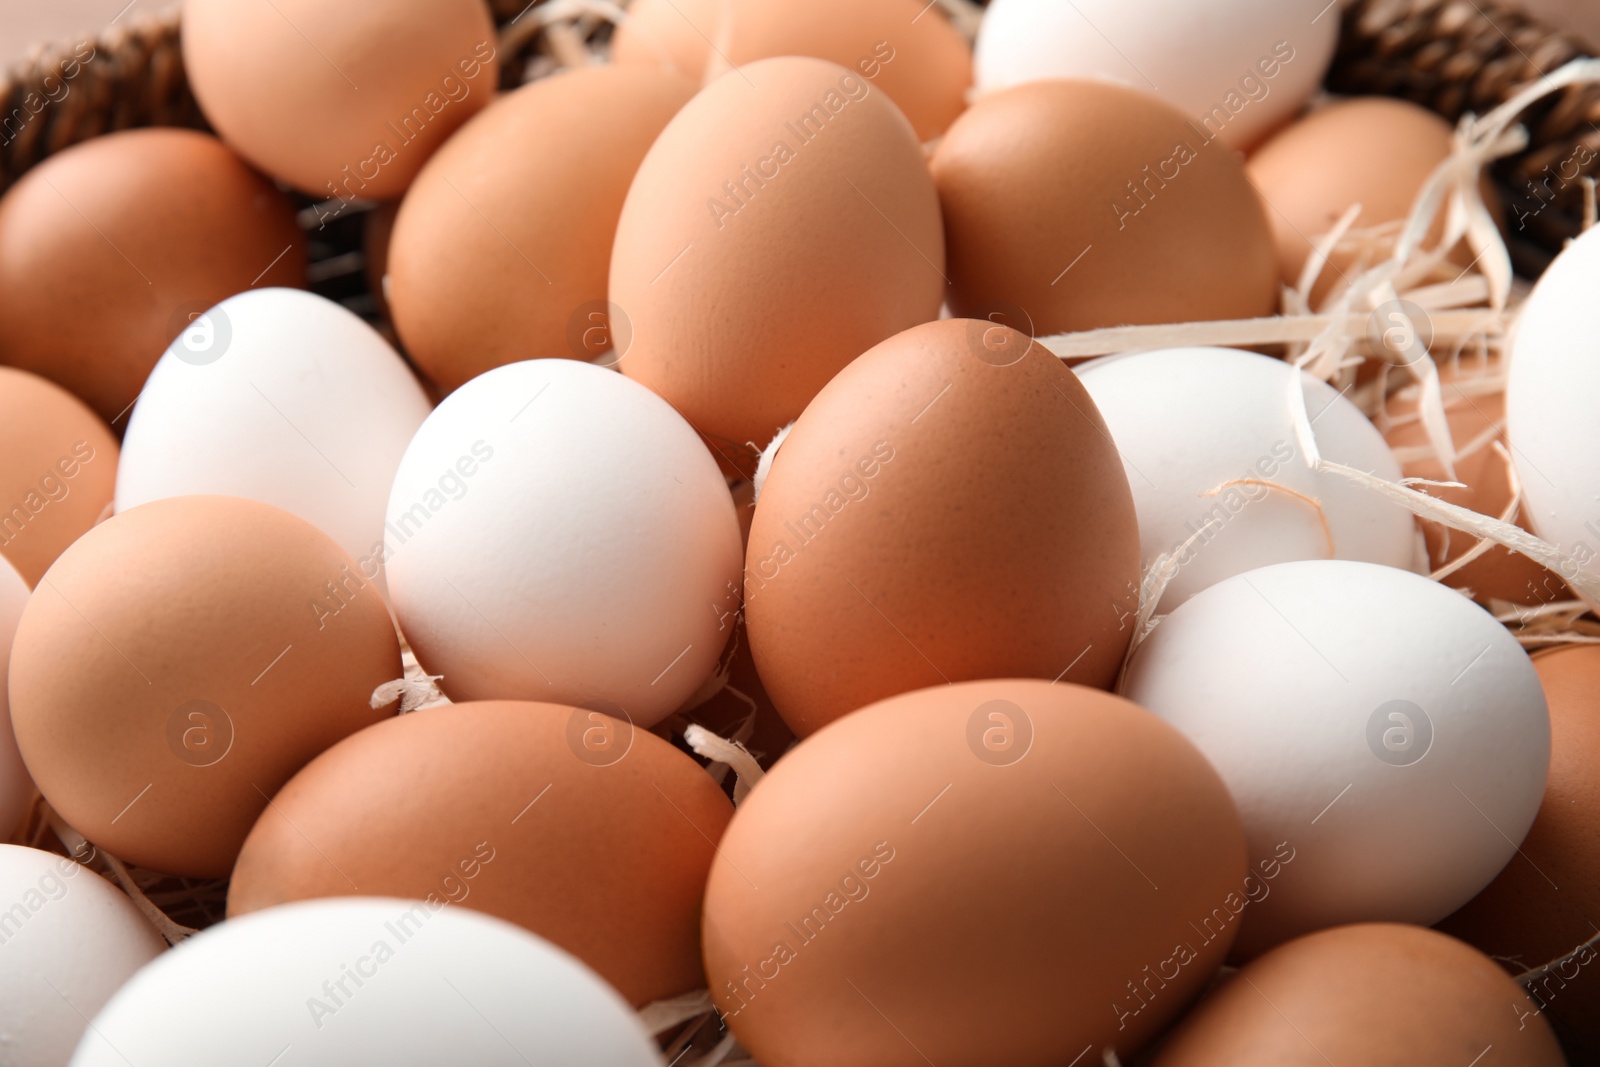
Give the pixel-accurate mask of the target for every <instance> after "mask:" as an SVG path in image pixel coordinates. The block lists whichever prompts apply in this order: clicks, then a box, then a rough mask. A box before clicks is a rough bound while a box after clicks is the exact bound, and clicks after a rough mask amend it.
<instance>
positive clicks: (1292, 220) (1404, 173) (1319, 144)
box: [1246, 96, 1472, 301]
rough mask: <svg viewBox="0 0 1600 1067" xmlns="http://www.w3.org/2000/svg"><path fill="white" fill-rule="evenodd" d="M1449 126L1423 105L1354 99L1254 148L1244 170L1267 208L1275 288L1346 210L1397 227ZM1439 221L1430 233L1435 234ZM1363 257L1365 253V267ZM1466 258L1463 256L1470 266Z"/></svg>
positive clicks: (1329, 284) (1337, 263)
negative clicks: (1276, 279) (1274, 258)
mask: <svg viewBox="0 0 1600 1067" xmlns="http://www.w3.org/2000/svg"><path fill="white" fill-rule="evenodd" d="M1450 148H1451V128H1450V124H1449V123H1448V122H1446V121H1445V120H1444V119H1442V118H1440V117H1439V116H1438V115H1437V114H1436V113H1434V112H1432V111H1429V110H1428V109H1427V108H1424V107H1419V106H1417V105H1416V104H1413V103H1410V102H1408V101H1405V100H1395V99H1391V98H1389V97H1378V96H1372V97H1357V98H1355V99H1351V100H1340V101H1336V102H1334V103H1331V104H1329V105H1327V106H1326V107H1322V108H1319V109H1317V110H1315V111H1313V112H1311V114H1309V115H1307V116H1306V117H1305V118H1303V119H1301V120H1300V121H1298V122H1295V123H1293V124H1291V125H1289V126H1287V127H1285V128H1284V129H1283V130H1282V131H1280V132H1279V133H1278V134H1277V135H1276V136H1274V137H1273V138H1272V139H1271V140H1270V141H1268V142H1267V143H1266V144H1264V145H1262V146H1261V147H1260V148H1258V149H1257V150H1256V151H1255V153H1254V154H1253V155H1252V156H1251V157H1250V162H1249V163H1248V164H1247V166H1246V173H1248V174H1249V176H1250V180H1251V181H1252V182H1254V183H1255V186H1256V189H1257V191H1258V192H1260V194H1261V196H1262V198H1263V199H1264V200H1265V201H1266V202H1267V207H1268V211H1267V217H1268V219H1269V220H1270V221H1271V223H1272V235H1273V243H1274V244H1275V245H1276V247H1277V255H1278V266H1279V271H1280V272H1281V276H1282V278H1283V281H1284V284H1286V285H1295V284H1297V283H1298V282H1299V279H1300V272H1301V270H1302V269H1303V268H1304V266H1305V262H1306V260H1307V259H1308V258H1310V256H1311V251H1312V247H1313V245H1314V244H1315V243H1316V241H1317V239H1318V238H1320V237H1322V236H1323V235H1324V234H1326V233H1327V232H1328V231H1329V230H1331V229H1333V226H1334V224H1335V223H1336V222H1338V221H1339V216H1341V215H1343V214H1344V213H1345V212H1346V211H1347V210H1348V209H1349V208H1350V207H1351V205H1353V204H1360V205H1361V214H1360V215H1358V216H1357V217H1356V221H1355V225H1356V226H1357V227H1359V228H1367V227H1372V226H1377V225H1380V224H1382V223H1388V222H1398V221H1399V220H1401V219H1404V218H1406V216H1408V215H1409V214H1410V213H1411V207H1412V203H1413V202H1414V201H1415V200H1416V198H1417V194H1418V193H1419V192H1421V191H1422V186H1423V184H1424V183H1425V182H1426V181H1427V180H1428V177H1429V176H1430V175H1431V174H1432V173H1433V171H1434V168H1436V167H1438V165H1439V164H1440V163H1442V162H1444V160H1445V158H1446V157H1447V156H1449V155H1450ZM1443 229H1444V216H1443V215H1441V216H1440V218H1439V221H1438V222H1437V223H1436V224H1435V226H1434V229H1433V236H1434V237H1435V238H1437V237H1438V236H1439V235H1440V234H1441V233H1442V232H1443ZM1372 258H1373V257H1371V256H1368V257H1367V259H1368V265H1369V266H1370V265H1371V260H1372ZM1471 258H1472V254H1471V253H1470V252H1469V253H1467V255H1466V260H1464V261H1463V263H1465V262H1466V261H1470V260H1471ZM1359 259H1360V255H1359V253H1358V252H1357V251H1356V250H1355V249H1350V250H1341V251H1339V252H1337V253H1335V254H1334V255H1333V256H1332V257H1331V258H1330V260H1329V266H1327V267H1325V268H1324V269H1323V273H1322V276H1321V277H1320V278H1319V279H1318V283H1317V286H1316V288H1315V289H1314V290H1313V300H1314V301H1315V300H1318V299H1320V298H1321V297H1322V296H1324V295H1326V294H1327V293H1328V292H1329V291H1330V290H1331V289H1332V288H1333V287H1334V286H1335V285H1336V284H1337V283H1338V282H1339V281H1340V280H1341V279H1342V278H1344V277H1347V276H1348V275H1349V274H1351V273H1352V272H1353V271H1354V270H1356V269H1358V267H1359V263H1358V260H1359Z"/></svg>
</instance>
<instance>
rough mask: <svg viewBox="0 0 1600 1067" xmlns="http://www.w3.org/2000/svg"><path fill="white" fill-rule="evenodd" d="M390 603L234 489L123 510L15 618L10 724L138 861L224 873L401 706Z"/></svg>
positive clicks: (281, 514)
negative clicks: (299, 778) (277, 803)
mask: <svg viewBox="0 0 1600 1067" xmlns="http://www.w3.org/2000/svg"><path fill="white" fill-rule="evenodd" d="M400 674H401V664H400V646H399V641H398V639H397V638H396V637H395V632H394V626H393V624H392V623H391V622H390V621H389V612H388V609H387V608H386V607H385V606H384V603H383V600H382V598H381V597H380V596H379V595H378V591H377V589H376V587H375V586H373V585H372V583H371V582H366V581H363V580H362V579H361V578H360V577H359V574H358V572H357V569H356V564H355V561H354V560H353V559H351V558H350V556H349V555H348V554H347V553H346V552H345V551H344V550H343V549H341V548H340V547H339V546H338V545H337V544H336V543H334V541H332V540H331V539H330V538H329V537H328V536H327V535H326V534H324V533H322V532H321V531H319V530H318V529H316V528H315V527H314V526H312V525H311V524H309V523H307V522H304V521H303V520H301V519H298V518H295V517H294V516H293V515H290V514H289V513H288V512H286V511H279V510H278V509H277V508H274V507H271V506H269V505H267V504H260V503H257V502H255V501H253V500H241V499H238V498H235V497H222V496H191V497H174V498H171V499H168V500H160V501H157V502H155V503H152V504H145V505H143V506H141V507H136V508H133V509H131V510H129V511H125V512H122V513H120V514H118V515H115V516H113V517H112V518H110V519H108V520H107V521H105V522H103V523H101V524H100V525H99V526H96V527H95V528H94V529H92V530H90V531H89V532H88V533H86V534H84V535H83V536H82V537H81V538H79V539H78V541H77V542H76V543H75V544H74V545H73V546H72V547H71V548H69V549H67V551H66V552H64V553H63V554H62V556H61V558H60V559H58V560H56V562H55V564H54V565H53V566H52V567H51V568H50V570H49V571H48V572H47V573H46V574H45V576H44V578H43V579H42V580H41V581H40V583H39V586H38V589H37V590H36V591H35V592H34V595H33V597H32V599H31V600H29V601H28V607H27V609H26V610H25V611H24V612H23V615H22V621H21V622H20V623H19V624H18V626H17V636H16V644H15V646H14V647H13V649H12V654H11V719H12V723H13V725H14V726H15V728H16V732H17V745H18V747H19V748H20V749H21V750H22V758H23V761H24V762H26V763H27V765H28V770H29V771H30V772H32V774H33V778H34V781H35V782H37V783H38V785H39V789H40V791H41V792H43V793H44V795H45V797H46V799H48V800H49V801H50V805H51V807H53V808H54V809H55V810H56V811H57V812H59V813H60V814H61V817H62V818H64V819H65V820H66V821H67V822H68V823H70V824H71V825H72V826H73V827H75V828H76V829H77V830H78V831H79V832H80V833H82V834H83V835H84V836H85V837H87V838H88V839H89V840H90V841H92V842H94V843H95V844H96V845H98V846H100V847H101V848H103V849H105V850H106V851H107V852H110V853H112V854H113V855H115V856H117V857H119V858H121V859H123V860H126V861H127V862H129V863H134V864H138V865H140V866H143V867H150V868H153V869H155V870H158V871H164V872H166V873H169V874H177V875H186V876H190V877H201V878H217V877H222V876H224V875H226V874H227V873H228V871H229V870H230V869H231V868H232V867H233V861H234V857H235V856H237V855H238V852H239V846H240V845H241V844H243V843H244V839H245V835H246V834H247V833H249V831H250V827H251V825H252V824H253V823H254V822H255V820H256V816H257V815H259V814H260V813H261V810H262V809H263V808H265V807H266V806H267V798H268V797H270V796H271V795H272V794H273V793H274V792H276V791H277V789H278V787H279V786H280V785H282V784H283V783H284V782H285V781H287V780H288V779H289V776H290V775H292V774H294V772H295V771H297V770H299V769H300V768H301V767H302V766H304V765H305V764H306V763H307V762H308V761H309V760H310V759H311V758H312V757H313V756H315V755H317V754H318V753H319V752H321V751H322V750H323V749H325V748H327V747H328V746H329V745H332V744H333V743H334V742H336V741H338V740H339V739H341V738H343V737H345V736H346V735H348V734H351V733H353V732H355V731H356V730H359V729H360V728H361V727H363V726H366V725H369V724H370V723H373V722H376V721H377V720H379V719H382V718H387V717H389V716H391V715H393V713H394V711H393V708H390V709H388V710H373V708H372V707H371V706H370V704H369V701H370V698H371V695H372V691H373V689H375V688H376V687H377V686H379V685H381V684H382V683H384V682H386V681H389V680H391V679H394V678H398V677H399V676H400Z"/></svg>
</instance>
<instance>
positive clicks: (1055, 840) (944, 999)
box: [705, 680, 1250, 1067]
mask: <svg viewBox="0 0 1600 1067" xmlns="http://www.w3.org/2000/svg"><path fill="white" fill-rule="evenodd" d="M1153 783H1160V787H1159V788H1152V785H1153ZM1249 880H1250V878H1249V876H1248V875H1247V873H1246V868H1245V862H1244V844H1243V838H1242V836H1241V832H1240V827H1239V822H1238V816H1237V815H1236V814H1235V812H1234V810H1233V805H1232V803H1231V802H1230V801H1229V799H1228V795H1227V791H1226V789H1225V788H1224V787H1223V785H1222V783H1221V781H1219V780H1218V778H1217V775H1216V772H1215V771H1213V770H1212V769H1211V767H1210V766H1209V765H1208V764H1207V763H1206V761H1205V760H1204V759H1203V758H1202V757H1201V756H1200V754H1199V752H1197V751H1196V750H1195V748H1194V747H1193V746H1192V745H1190V744H1189V743H1188V742H1186V741H1185V740H1184V739H1183V738H1182V737H1181V736H1180V735H1179V734H1178V733H1177V731H1175V730H1172V729H1171V728H1170V727H1168V726H1166V725H1165V724H1163V723H1162V722H1161V721H1160V720H1158V719H1157V718H1155V716H1153V715H1150V714H1149V713H1148V712H1146V711H1144V710H1142V709H1140V708H1137V707H1134V706H1133V705H1131V704H1129V703H1127V702H1126V701H1123V700H1119V699H1117V698H1116V697H1114V696H1111V695H1110V694H1107V693H1102V692H1099V691H1097V690H1093V689H1086V688H1084V687H1082V686H1077V685H1070V684H1060V685H1051V684H1050V683H1048V682H1042V681H1023V680H1004V681H978V682H958V683H956V684H954V685H947V686H938V687H935V688H932V689H924V690H920V691H918V692H914V693H906V694H903V695H900V696H897V697H894V698H892V699H890V700H886V701H883V702H881V703H878V704H874V705H872V706H870V707H867V708H863V709H862V710H860V711H858V712H857V713H855V714H853V715H849V716H846V717H845V718H843V719H841V720H840V721H838V722H837V723H834V724H833V725H831V726H829V727H827V728H826V729H824V730H822V731H821V732H819V733H818V734H817V735H816V736H815V737H812V738H809V739H807V740H805V741H803V742H801V743H800V745H799V746H798V747H797V748H795V749H794V750H793V751H792V752H790V753H789V754H788V755H787V756H785V757H784V758H783V759H782V760H780V761H779V762H778V764H777V765H776V766H775V767H774V768H773V769H772V771H771V772H770V773H769V774H768V775H767V776H766V777H765V778H763V779H762V780H761V782H760V783H759V784H758V785H757V786H756V787H755V789H754V790H753V791H752V792H751V793H750V794H749V795H748V796H747V797H746V799H745V801H744V803H743V804H742V805H741V806H740V808H739V810H738V812H737V813H736V814H735V815H734V818H733V822H732V823H731V824H730V825H729V827H728V832H727V834H726V835H725V836H724V837H723V839H722V842H721V844H720V846H719V847H718V850H717V858H716V860H715V861H714V862H713V863H712V867H711V878H710V882H709V884H708V885H707V888H706V908H705V959H706V973H707V975H708V977H709V978H710V981H711V995H712V998H713V999H714V1000H715V1002H716V1004H717V1007H718V1010H720V1011H721V1013H722V1016H723V1020H724V1021H725V1022H726V1023H727V1025H728V1027H729V1028H730V1029H731V1030H732V1031H733V1033H734V1035H735V1036H736V1037H738V1039H739V1042H740V1044H741V1045H742V1046H743V1047H745V1048H747V1049H749V1050H750V1053H751V1055H752V1057H753V1058H755V1059H757V1060H759V1061H760V1062H761V1063H762V1064H763V1067H811V1065H819V1067H820V1065H823V1064H826V1065H829V1067H858V1065H860V1067H865V1065H869V1064H870V1065H872V1067H901V1065H904V1067H912V1065H921V1064H926V1063H938V1064H941V1065H948V1067H962V1065H974V1067H975V1065H978V1064H994V1063H1006V1064H1015V1065H1018V1067H1026V1065H1040V1067H1043V1065H1046V1064H1065V1063H1068V1062H1070V1061H1071V1060H1072V1058H1073V1057H1075V1056H1077V1057H1083V1058H1084V1059H1085V1062H1089V1061H1090V1060H1092V1061H1093V1062H1095V1063H1099V1062H1100V1061H1101V1055H1100V1051H1099V1050H1101V1049H1111V1048H1115V1050H1116V1051H1117V1052H1118V1053H1120V1054H1123V1055H1127V1054H1129V1053H1130V1052H1132V1051H1135V1050H1136V1049H1138V1048H1139V1047H1140V1046H1141V1045H1142V1044H1143V1043H1144V1042H1145V1041H1147V1040H1148V1039H1149V1037H1150V1036H1151V1035H1152V1034H1154V1033H1155V1032H1157V1031H1158V1030H1159V1029H1160V1027H1161V1025H1162V1024H1163V1023H1164V1022H1165V1021H1167V1020H1169V1019H1171V1018H1172V1017H1173V1016H1175V1015H1176V1014H1177V1013H1178V1012H1179V1011H1180V1010H1181V1009H1182V1008H1183V1007H1184V1006H1185V1004H1186V1003H1187V1002H1188V1001H1189V1000H1190V999H1191V998H1192V997H1194V995H1195V994H1196V993H1198V992H1199V990H1200V989H1201V988H1202V987H1203V986H1204V985H1205V983H1206V982H1207V980H1208V979H1209V978H1210V977H1211V976H1212V974H1213V972H1215V971H1216V969H1217V967H1218V965H1219V964H1220V963H1221V962H1222V958H1223V955H1224V953H1225V952H1226V951H1227V947H1228V942H1229V941H1231V940H1232V937H1233V934H1234V932H1235V931H1236V930H1237V928H1238V923H1237V921H1236V920H1237V918H1238V912H1239V911H1240V910H1242V909H1243V908H1244V907H1245V898H1244V893H1245V889H1244V886H1245V884H1246V883H1247V882H1248V881H1249ZM977 1020H981V1024H977V1023H976V1022H975V1021H977ZM1091 1049H1092V1050H1095V1051H1093V1052H1092V1053H1090V1055H1089V1056H1087V1057H1085V1053H1086V1052H1090V1050H1091Z"/></svg>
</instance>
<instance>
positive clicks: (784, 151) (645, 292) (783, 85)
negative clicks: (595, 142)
mask: <svg viewBox="0 0 1600 1067" xmlns="http://www.w3.org/2000/svg"><path fill="white" fill-rule="evenodd" d="M813 109H815V110H813ZM802 120H804V122H805V123H806V125H804V126H802ZM824 134H825V135H826V136H824ZM943 269H944V239H943V234H942V230H941V227H940V222H939V202H938V198H937V196H936V194H935V192H934V188H933V182H932V180H931V179H930V178H929V177H928V171H927V167H926V165H925V164H924V162H923V156H922V149H921V147H920V146H919V145H918V143H917V139H916V135H915V134H914V133H913V132H912V130H911V127H910V126H909V125H908V124H907V122H906V120H905V117H904V116H903V115H901V114H900V112H899V110H898V109H897V108H896V107H894V106H893V104H891V103H890V101H889V100H888V98H887V96H885V95H884V94H883V93H881V92H878V91H876V90H874V88H873V86H872V83H871V82H869V81H866V80H865V79H863V78H862V77H861V76H860V75H859V74H857V73H853V72H850V71H846V70H843V69H842V68H840V67H837V66H834V65H833V64H831V63H826V62H824V61H822V60H818V59H804V58H796V57H787V58H779V59H763V60H759V61H757V62H754V63H749V64H746V65H744V66H742V67H740V68H738V69H737V70H735V71H730V72H729V73H728V74H725V75H723V76H722V77H721V78H719V79H717V80H716V81H715V82H713V83H712V84H711V85H709V86H707V87H706V88H705V89H704V90H703V91H702V92H701V93H700V94H699V95H698V96H696V97H695V98H694V99H693V100H692V101H690V103H689V104H688V105H687V106H686V107H685V108H684V109H683V110H682V111H680V112H678V114H677V116H676V117H675V118H674V119H673V120H672V121H671V122H670V123H668V124H667V128H666V129H665V130H664V131H662V134H661V136H660V137H659V138H658V139H657V140H656V143H655V145H654V146H653V147H652V148H651V149H650V152H649V154H648V155H646V156H645V159H644V163H643V164H642V165H641V166H640V167H639V172H638V174H637V175H636V176H635V178H634V181H633V186H632V188H630V189H629V190H628V199H627V202H626V203H625V204H624V205H623V209H622V219H621V221H620V222H619V223H618V225H617V239H616V245H615V247H614V248H613V250H612V260H611V300H612V301H613V302H614V303H615V304H617V305H618V306H619V307H620V308H621V309H622V312H623V313H625V314H626V315H627V316H628V317H629V318H630V319H631V321H632V323H633V344H632V346H631V347H630V348H629V349H628V352H627V355H626V357H625V358H624V359H623V360H622V363H621V367H622V370H623V373H625V374H627V375H628V377H630V378H632V379H634V380H635V381H638V382H641V383H643V384H644V385H647V386H649V387H650V388H651V389H653V390H655V391H656V392H657V393H659V394H661V395H662V396H663V397H665V398H666V399H667V401H668V402H669V403H671V404H672V405H673V406H674V407H676V408H677V409H678V410H679V411H680V412H681V413H682V414H683V416H684V418H686V419H688V420H689V422H690V423H692V424H693V425H694V426H695V428H696V429H698V430H699V431H701V432H702V433H703V434H705V435H706V436H707V437H708V438H709V439H710V440H711V442H712V443H713V445H714V446H715V447H716V448H717V449H718V450H719V452H721V453H722V455H723V456H724V458H725V460H726V461H727V462H729V463H730V464H731V465H733V466H736V467H739V468H741V469H744V471H745V473H746V474H747V475H748V474H749V473H750V471H751V470H752V469H753V467H754V459H753V456H752V455H751V454H750V453H749V451H748V446H749V445H750V444H751V443H753V445H754V448H756V449H759V448H761V447H763V446H764V445H765V444H766V443H767V441H768V440H770V439H771V437H772V436H773V434H775V433H776V432H777V431H778V429H779V428H780V427H782V426H784V425H785V424H787V423H789V422H791V421H793V420H794V418H795V417H796V416H797V415H799V414H800V411H801V409H802V408H804V407H805V405H806V403H807V402H808V401H809V400H810V399H811V398H812V397H813V396H814V395H816V393H817V391H818V390H820V389H821V388H822V387H823V385H825V384H826V383H827V381H828V379H829V378H831V377H833V375H834V374H835V373H836V372H838V371H839V370H840V369H841V368H842V367H843V366H844V365H845V364H846V363H848V362H850V360H852V359H854V358H855V357H856V356H858V355H860V354H861V353H862V352H864V351H866V350H867V349H868V348H871V347H872V346H873V345H874V344H877V343H878V342H879V341H882V340H883V339H884V338H886V337H889V336H891V335H892V334H895V333H898V332H899V331H901V330H904V329H906V328H908V327H910V326H915V325H916V324H918V323H920V322H926V321H928V320H930V319H933V318H935V317H936V316H937V315H938V313H939V301H940V297H941V294H942V290H943V285H944V277H943V274H942V271H943Z"/></svg>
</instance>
